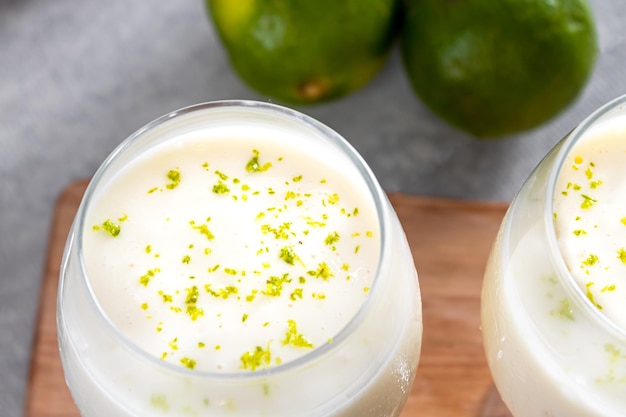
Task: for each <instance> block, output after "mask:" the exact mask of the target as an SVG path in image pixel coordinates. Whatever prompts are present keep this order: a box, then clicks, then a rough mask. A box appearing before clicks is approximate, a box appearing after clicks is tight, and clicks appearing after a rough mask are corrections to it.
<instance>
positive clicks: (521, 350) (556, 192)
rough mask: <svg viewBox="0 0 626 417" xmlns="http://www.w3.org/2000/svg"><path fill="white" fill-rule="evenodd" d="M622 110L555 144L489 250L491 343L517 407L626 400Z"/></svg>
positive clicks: (522, 413)
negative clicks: (574, 141) (573, 137)
mask: <svg viewBox="0 0 626 417" xmlns="http://www.w3.org/2000/svg"><path fill="white" fill-rule="evenodd" d="M616 111H617V114H618V116H614V117H605V118H604V119H600V121H597V119H596V118H591V120H592V121H596V123H594V124H593V126H592V127H591V128H588V126H586V127H587V128H586V129H585V130H584V131H583V132H582V136H580V138H578V139H577V141H576V143H573V144H572V143H570V142H569V141H566V142H564V144H561V145H560V146H559V147H557V148H556V149H555V150H554V151H553V152H551V153H550V154H549V155H548V156H547V158H546V159H545V160H544V161H543V162H542V164H541V165H540V166H539V167H538V169H537V170H536V171H535V172H534V173H533V174H532V175H531V177H530V178H529V179H528V181H527V182H526V184H525V185H524V187H523V188H522V189H521V190H520V193H519V194H518V195H517V196H516V198H515V200H514V202H513V203H512V205H511V208H510V209H509V211H508V213H507V215H506V216H505V219H504V221H503V225H502V228H501V230H500V233H499V235H498V238H497V240H496V242H495V244H494V248H493V252H492V254H491V256H490V259H489V262H488V266H487V271H486V274H485V281H484V287H483V294H482V331H483V339H484V343H485V353H486V357H487V361H488V363H489V366H490V369H491V372H492V375H493V378H494V381H495V383H496V386H497V387H498V390H499V391H500V394H501V396H502V398H503V400H504V401H505V403H506V404H507V406H508V407H509V409H510V410H511V412H512V414H513V415H514V416H516V417H540V416H541V417H545V416H551V417H585V416H606V417H608V416H611V417H617V416H623V415H624V410H626V326H625V323H626V316H625V312H626V298H625V294H626V275H624V272H625V271H626V265H624V262H623V259H624V258H623V257H622V256H621V251H622V248H623V247H624V245H626V225H625V224H624V223H623V221H622V219H624V217H625V216H626V198H625V194H624V191H625V190H626V163H625V162H626V153H625V152H626V130H625V127H626V116H624V115H621V113H623V112H622V111H621V110H620V108H619V107H618V110H616ZM577 134H578V132H575V133H574V135H577ZM560 158H562V159H560ZM560 160H562V161H563V162H562V163H561V165H560V168H561V169H560V171H559V165H558V164H559V161H560ZM551 203H553V204H551Z"/></svg>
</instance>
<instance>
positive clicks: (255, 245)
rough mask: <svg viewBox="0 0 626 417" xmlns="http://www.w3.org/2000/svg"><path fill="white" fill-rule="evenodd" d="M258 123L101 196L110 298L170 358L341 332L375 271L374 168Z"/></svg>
mask: <svg viewBox="0 0 626 417" xmlns="http://www.w3.org/2000/svg"><path fill="white" fill-rule="evenodd" d="M251 137H253V136H252V135H242V136H241V137H239V136H220V135H211V136H210V137H207V136H206V135H203V132H202V131H199V132H194V133H189V134H184V135H181V136H179V137H177V138H175V139H172V140H170V141H168V142H166V143H163V144H160V145H157V146H155V147H154V148H153V149H150V150H149V151H148V152H146V153H145V154H144V155H142V156H140V157H138V158H137V159H136V160H135V161H133V162H132V163H131V164H130V165H129V166H128V167H125V168H124V169H123V170H121V171H120V172H119V174H117V176H116V177H115V178H114V179H113V180H112V181H111V182H110V183H109V184H107V186H106V187H104V189H103V190H102V191H101V192H100V193H99V194H98V195H96V196H94V197H95V199H94V202H93V204H92V205H91V206H90V208H89V211H88V213H87V216H86V222H85V230H84V231H83V235H84V250H83V253H84V259H85V267H86V272H87V276H88V279H89V283H90V285H91V287H92V289H93V292H94V294H95V296H96V299H97V301H98V303H99V304H100V306H101V308H102V309H103V311H104V312H105V314H106V315H107V316H108V318H109V319H110V320H111V321H112V322H113V324H114V325H115V326H116V327H118V328H119V330H120V331H121V332H122V333H123V334H124V335H125V336H126V337H127V338H129V339H130V340H131V341H132V342H133V343H134V344H135V345H137V346H138V347H140V348H141V349H143V350H145V351H146V352H149V353H150V354H151V355H153V356H154V357H156V358H158V359H159V360H162V361H165V362H168V363H171V364H175V365H176V366H181V367H184V368H187V369H190V370H196V371H198V370H202V371H209V372H227V373H233V372H255V371H259V370H263V369H267V368H270V367H274V366H279V365H281V364H285V363H288V362H290V361H293V360H295V359H297V358H299V357H302V356H303V355H306V354H308V353H310V352H312V351H314V350H315V349H317V348H320V347H322V346H324V345H326V344H329V343H333V338H335V337H336V336H337V335H338V334H339V333H340V332H341V330H342V329H343V328H344V327H345V326H346V325H347V324H348V323H349V322H350V321H351V319H352V318H353V317H354V315H355V314H356V313H357V311H358V310H359V308H360V307H361V305H362V304H363V302H364V301H365V300H366V299H367V297H368V294H369V291H370V288H371V287H372V285H373V284H374V277H375V274H376V270H377V265H378V261H379V251H380V236H379V224H378V220H377V213H376V210H375V207H374V204H373V202H372V201H371V197H370V196H369V193H368V192H367V190H366V186H365V184H364V183H363V181H359V180H358V179H356V178H355V176H356V174H354V173H351V172H350V173H343V172H342V171H341V166H340V164H339V163H338V162H337V161H335V160H333V159H332V158H331V157H330V156H328V157H326V156H324V155H319V154H316V152H315V151H314V150H313V148H311V149H308V148H307V146H305V145H303V144H302V143H298V138H297V137H294V138H287V139H286V138H283V137H280V135H277V137H275V138H273V139H271V138H269V139H267V140H263V141H259V140H254V139H252V138H251ZM318 153H319V152H318ZM624 227H625V228H626V226H624Z"/></svg>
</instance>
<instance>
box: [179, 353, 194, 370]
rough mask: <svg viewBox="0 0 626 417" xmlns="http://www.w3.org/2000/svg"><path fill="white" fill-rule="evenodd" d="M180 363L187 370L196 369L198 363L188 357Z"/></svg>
mask: <svg viewBox="0 0 626 417" xmlns="http://www.w3.org/2000/svg"><path fill="white" fill-rule="evenodd" d="M180 363H182V364H183V365H184V366H185V368H187V369H194V368H195V367H196V361H195V360H193V359H191V358H188V357H186V356H185V357H184V358H182V359H181V360H180Z"/></svg>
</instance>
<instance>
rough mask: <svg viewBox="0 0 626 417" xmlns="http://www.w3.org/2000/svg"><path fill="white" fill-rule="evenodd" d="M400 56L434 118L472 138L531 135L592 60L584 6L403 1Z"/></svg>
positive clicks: (528, 0) (532, 0) (568, 99)
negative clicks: (530, 130) (473, 136)
mask: <svg viewBox="0 0 626 417" xmlns="http://www.w3.org/2000/svg"><path fill="white" fill-rule="evenodd" d="M402 15H403V21H402V29H401V51H402V57H403V61H404V65H405V68H406V71H407V73H408V76H409V79H410V81H411V84H412V86H413V88H414V90H415V92H416V93H417V95H418V96H419V97H420V98H421V99H422V101H423V102H424V103H425V104H426V105H427V106H428V107H429V108H430V109H431V110H432V111H433V112H434V113H436V114H438V115H439V116H440V117H442V118H443V119H445V120H447V121H448V122H450V123H451V124H453V125H455V126H456V127H458V128H459V129H462V130H464V131H467V132H469V133H471V134H473V135H475V136H477V137H496V136H504V135H508V134H512V133H515V132H520V131H524V130H527V129H531V128H533V127H536V126H538V125H540V124H542V123H544V122H546V121H547V120H549V119H551V118H552V117H555V116H556V115H557V114H558V113H559V112H561V111H562V110H564V109H565V108H566V107H568V105H570V104H571V103H572V102H573V101H574V100H575V99H576V97H577V96H578V95H579V93H580V91H581V90H582V88H583V87H584V86H585V84H586V82H587V79H588V77H589V75H590V73H591V72H592V70H593V66H594V63H595V59H596V54H597V38H596V31H595V23H594V19H593V16H592V11H591V9H590V7H589V4H588V3H587V1H586V0H406V1H405V2H404V3H403V13H402Z"/></svg>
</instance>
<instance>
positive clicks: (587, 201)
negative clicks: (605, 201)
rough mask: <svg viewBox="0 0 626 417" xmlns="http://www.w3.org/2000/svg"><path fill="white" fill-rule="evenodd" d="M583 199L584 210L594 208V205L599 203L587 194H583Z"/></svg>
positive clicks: (581, 204)
mask: <svg viewBox="0 0 626 417" xmlns="http://www.w3.org/2000/svg"><path fill="white" fill-rule="evenodd" d="M581 197H582V198H583V202H582V203H580V208H582V209H583V210H586V209H589V208H591V207H593V205H594V204H595V203H597V202H598V200H596V199H594V198H592V197H589V196H588V195H586V194H581Z"/></svg>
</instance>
